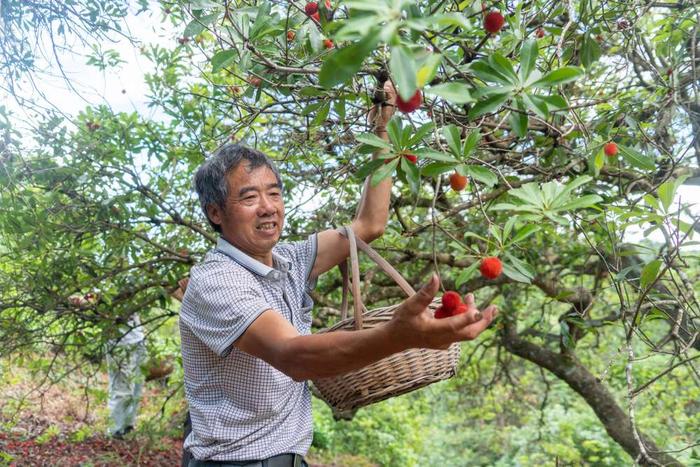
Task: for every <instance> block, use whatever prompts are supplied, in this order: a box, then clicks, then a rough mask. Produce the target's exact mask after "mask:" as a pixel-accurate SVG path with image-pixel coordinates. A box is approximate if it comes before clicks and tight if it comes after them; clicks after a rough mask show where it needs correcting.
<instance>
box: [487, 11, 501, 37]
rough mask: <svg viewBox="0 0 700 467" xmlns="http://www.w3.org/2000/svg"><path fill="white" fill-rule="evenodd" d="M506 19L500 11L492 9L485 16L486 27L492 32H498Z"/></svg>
mask: <svg viewBox="0 0 700 467" xmlns="http://www.w3.org/2000/svg"><path fill="white" fill-rule="evenodd" d="M505 22H506V20H505V18H503V15H502V14H501V12H499V11H491V12H489V13H487V14H486V17H485V18H484V29H486V31H487V32H489V33H491V34H498V32H499V31H500V30H501V28H502V27H503V25H504V24H505Z"/></svg>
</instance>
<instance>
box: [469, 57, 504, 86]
mask: <svg viewBox="0 0 700 467" xmlns="http://www.w3.org/2000/svg"><path fill="white" fill-rule="evenodd" d="M469 71H471V72H472V74H473V75H474V76H476V77H477V78H479V79H480V80H481V81H484V82H487V83H501V84H506V85H507V84H512V83H511V82H510V80H508V78H507V77H506V76H504V75H502V74H501V73H499V72H498V71H496V70H494V69H493V67H492V66H491V65H489V64H488V63H487V62H485V61H484V60H478V61H476V62H473V63H472V64H471V65H469Z"/></svg>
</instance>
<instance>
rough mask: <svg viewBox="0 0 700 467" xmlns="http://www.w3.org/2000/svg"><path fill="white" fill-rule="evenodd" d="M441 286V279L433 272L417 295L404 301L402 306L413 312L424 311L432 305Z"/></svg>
mask: <svg viewBox="0 0 700 467" xmlns="http://www.w3.org/2000/svg"><path fill="white" fill-rule="evenodd" d="M439 286H440V281H439V280H438V277H437V276H436V275H435V274H433V275H432V277H431V278H430V280H429V281H428V283H427V284H425V285H424V286H423V287H421V289H420V290H419V291H418V292H417V293H416V294H415V295H413V296H412V297H409V298H408V299H407V300H406V301H405V302H403V304H402V306H403V307H404V308H405V309H407V310H408V311H409V312H411V313H413V314H418V313H421V312H423V311H424V310H425V309H426V308H427V307H428V305H430V302H432V301H433V298H434V297H435V294H436V293H437V291H438V287H439Z"/></svg>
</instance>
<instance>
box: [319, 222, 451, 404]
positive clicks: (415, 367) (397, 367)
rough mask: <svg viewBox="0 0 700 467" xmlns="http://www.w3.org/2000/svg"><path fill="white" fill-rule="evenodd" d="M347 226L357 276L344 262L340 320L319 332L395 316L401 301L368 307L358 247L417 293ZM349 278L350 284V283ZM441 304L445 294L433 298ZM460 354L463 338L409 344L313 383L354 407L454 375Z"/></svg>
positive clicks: (330, 400)
mask: <svg viewBox="0 0 700 467" xmlns="http://www.w3.org/2000/svg"><path fill="white" fill-rule="evenodd" d="M345 232H346V235H347V237H348V239H349V240H350V265H351V271H352V281H349V279H348V274H347V265H346V263H345V262H344V263H342V264H341V271H342V272H343V303H342V309H341V313H342V314H341V321H340V322H339V323H337V324H336V325H335V326H332V327H330V328H327V329H323V330H321V331H319V333H323V332H332V331H337V330H360V329H370V328H373V327H375V326H379V325H381V324H383V323H385V322H387V321H389V320H391V317H392V316H393V314H394V310H395V309H396V308H397V307H398V306H399V305H392V306H388V307H384V308H377V309H375V310H372V311H367V309H366V308H365V307H364V306H363V304H362V298H361V294H360V269H359V262H358V257H357V248H358V247H359V248H360V249H361V250H362V251H363V252H365V253H366V254H367V255H368V256H369V257H370V258H371V259H372V260H373V261H374V262H375V263H377V265H379V267H380V268H381V269H382V270H383V271H384V272H386V273H387V274H388V275H389V276H390V277H391V278H392V279H394V281H395V282H396V283H397V284H398V285H399V287H401V289H402V290H403V291H404V292H405V293H406V295H408V296H409V297H410V296H411V295H414V294H415V293H416V292H415V290H413V288H412V287H411V286H410V284H408V282H406V280H405V279H404V278H403V277H402V276H401V274H399V272H398V271H396V269H394V268H393V267H392V266H391V265H390V264H389V263H388V262H387V261H386V260H385V259H384V258H382V257H381V256H380V255H379V254H378V253H377V252H376V251H374V250H373V249H372V248H371V247H370V246H369V245H367V244H366V243H365V242H363V241H362V240H361V239H359V238H356V237H355V235H354V234H353V232H352V230H351V229H350V228H349V227H346V228H345ZM349 284H350V285H351V287H348V285H349ZM348 289H350V290H351V292H352V295H353V298H354V300H353V308H354V312H355V316H354V317H353V318H347V308H348V294H347V292H348ZM438 306H440V299H435V300H433V302H432V303H431V304H430V309H431V310H433V311H434V310H435V309H436V308H437V307H438ZM458 360H459V344H457V343H455V344H452V345H451V346H450V347H449V348H448V349H447V350H431V349H409V350H405V351H403V352H399V353H397V354H394V355H390V356H389V357H386V358H384V359H382V360H379V361H377V362H375V363H372V364H371V365H368V366H366V367H364V368H361V369H359V370H355V371H351V372H350V373H346V374H343V375H340V376H335V377H331V378H319V379H315V380H314V381H313V384H314V386H315V387H316V389H317V391H316V392H317V393H318V394H320V396H321V398H322V399H323V400H324V401H325V402H326V403H327V404H328V405H330V406H331V407H332V408H333V409H335V410H337V411H349V410H354V409H358V408H360V407H364V406H366V405H369V404H373V403H375V402H379V401H382V400H384V399H388V398H390V397H394V396H398V395H400V394H405V393H407V392H410V391H414V390H416V389H419V388H422V387H424V386H427V385H428V384H431V383H434V382H437V381H441V380H443V379H447V378H450V377H451V376H453V375H454V374H455V369H456V366H457V361H458Z"/></svg>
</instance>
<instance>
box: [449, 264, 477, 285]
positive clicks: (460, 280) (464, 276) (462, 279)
mask: <svg viewBox="0 0 700 467" xmlns="http://www.w3.org/2000/svg"><path fill="white" fill-rule="evenodd" d="M478 268H479V261H474V262H473V263H472V264H470V265H469V266H468V267H466V268H464V269H462V271H461V272H460V273H459V276H457V278H456V279H455V287H456V288H460V287H461V286H462V284H465V283H466V282H467V281H469V279H471V278H472V276H473V275H474V273H475V272H476V270H477V269H478Z"/></svg>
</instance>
